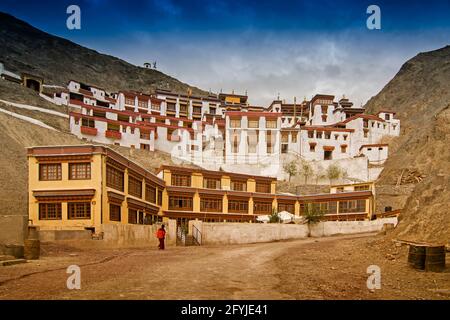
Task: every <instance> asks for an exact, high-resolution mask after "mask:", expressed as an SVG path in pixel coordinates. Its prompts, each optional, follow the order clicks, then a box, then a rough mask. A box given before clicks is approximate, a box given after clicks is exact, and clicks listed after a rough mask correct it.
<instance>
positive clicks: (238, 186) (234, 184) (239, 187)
mask: <svg viewBox="0 0 450 320" xmlns="http://www.w3.org/2000/svg"><path fill="white" fill-rule="evenodd" d="M231 190H233V191H247V183H246V182H245V181H233V180H232V181H231Z"/></svg>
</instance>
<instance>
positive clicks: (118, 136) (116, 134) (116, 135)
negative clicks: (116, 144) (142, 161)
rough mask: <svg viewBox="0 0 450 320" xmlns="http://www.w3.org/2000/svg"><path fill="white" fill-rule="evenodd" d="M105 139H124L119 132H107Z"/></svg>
mask: <svg viewBox="0 0 450 320" xmlns="http://www.w3.org/2000/svg"><path fill="white" fill-rule="evenodd" d="M105 137H107V138H113V139H121V138H122V134H121V133H120V132H119V131H114V130H106V131H105Z"/></svg>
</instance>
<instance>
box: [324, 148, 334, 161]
mask: <svg viewBox="0 0 450 320" xmlns="http://www.w3.org/2000/svg"><path fill="white" fill-rule="evenodd" d="M323 159H324V160H331V159H333V151H327V150H325V151H324V153H323Z"/></svg>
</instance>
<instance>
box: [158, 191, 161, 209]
mask: <svg viewBox="0 0 450 320" xmlns="http://www.w3.org/2000/svg"><path fill="white" fill-rule="evenodd" d="M158 206H162V191H161V190H158Z"/></svg>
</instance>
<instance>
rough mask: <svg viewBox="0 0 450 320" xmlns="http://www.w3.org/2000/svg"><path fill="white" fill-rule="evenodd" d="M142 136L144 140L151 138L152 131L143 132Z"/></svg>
mask: <svg viewBox="0 0 450 320" xmlns="http://www.w3.org/2000/svg"><path fill="white" fill-rule="evenodd" d="M140 138H141V139H144V140H150V132H141V134H140Z"/></svg>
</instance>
